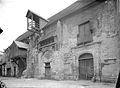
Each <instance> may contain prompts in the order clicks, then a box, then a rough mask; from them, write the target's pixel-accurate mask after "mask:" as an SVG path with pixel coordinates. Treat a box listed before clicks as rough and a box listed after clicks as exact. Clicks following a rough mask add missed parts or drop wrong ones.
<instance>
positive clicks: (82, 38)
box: [77, 21, 93, 45]
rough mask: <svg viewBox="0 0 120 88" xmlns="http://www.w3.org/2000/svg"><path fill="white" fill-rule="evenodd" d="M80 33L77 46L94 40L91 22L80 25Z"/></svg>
mask: <svg viewBox="0 0 120 88" xmlns="http://www.w3.org/2000/svg"><path fill="white" fill-rule="evenodd" d="M78 33H79V34H78V36H77V45H81V44H86V43H89V42H91V41H92V40H93V38H92V32H91V29H90V22H89V21H87V22H85V23H83V24H80V25H79V32H78Z"/></svg>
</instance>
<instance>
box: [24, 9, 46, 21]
mask: <svg viewBox="0 0 120 88" xmlns="http://www.w3.org/2000/svg"><path fill="white" fill-rule="evenodd" d="M30 15H33V20H34V21H36V22H39V18H40V19H42V20H44V21H46V22H48V20H46V19H44V18H43V17H41V16H39V15H37V14H36V13H34V12H33V11H31V10H28V12H27V14H26V17H27V18H30V19H32V18H31V16H30Z"/></svg>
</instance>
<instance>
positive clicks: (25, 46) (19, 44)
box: [14, 41, 28, 49]
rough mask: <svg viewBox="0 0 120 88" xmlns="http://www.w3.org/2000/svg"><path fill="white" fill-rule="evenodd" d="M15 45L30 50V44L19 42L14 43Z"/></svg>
mask: <svg viewBox="0 0 120 88" xmlns="http://www.w3.org/2000/svg"><path fill="white" fill-rule="evenodd" d="M14 43H15V44H16V45H17V46H18V47H19V48H24V49H27V48H28V44H25V43H22V42H19V41H14Z"/></svg>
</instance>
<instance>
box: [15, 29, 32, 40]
mask: <svg viewBox="0 0 120 88" xmlns="http://www.w3.org/2000/svg"><path fill="white" fill-rule="evenodd" d="M32 34H33V32H30V31H27V32H25V33H23V34H22V35H20V36H19V37H18V38H17V39H16V41H21V40H23V39H25V38H27V37H28V36H30V35H32Z"/></svg>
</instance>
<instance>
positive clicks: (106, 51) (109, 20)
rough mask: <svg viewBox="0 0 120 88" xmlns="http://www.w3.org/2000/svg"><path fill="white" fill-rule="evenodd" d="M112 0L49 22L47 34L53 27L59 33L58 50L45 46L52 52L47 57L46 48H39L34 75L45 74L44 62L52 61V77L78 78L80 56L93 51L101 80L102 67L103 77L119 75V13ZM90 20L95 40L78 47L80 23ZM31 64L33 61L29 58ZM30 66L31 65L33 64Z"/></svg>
mask: <svg viewBox="0 0 120 88" xmlns="http://www.w3.org/2000/svg"><path fill="white" fill-rule="evenodd" d="M113 1H114V0H108V1H106V2H103V3H99V4H98V3H97V4H94V5H92V6H90V7H89V8H87V9H86V10H84V11H82V12H79V11H78V12H75V13H74V14H72V15H68V16H67V17H64V19H61V20H59V21H58V22H57V23H56V24H54V25H52V27H51V26H49V27H48V29H49V30H48V29H46V34H47V33H49V34H48V35H51V32H50V31H52V28H55V29H53V30H54V32H55V33H56V35H57V37H58V41H57V44H58V45H59V50H55V51H53V50H51V49H50V48H44V50H48V51H49V52H48V53H50V54H49V55H48V57H46V55H45V52H39V54H38V61H37V62H38V65H36V66H35V67H36V68H35V69H36V70H37V71H35V72H36V73H35V74H34V75H36V77H38V78H45V63H46V62H50V66H51V78H53V79H59V80H60V79H61V80H62V79H74V80H78V79H79V78H78V76H79V72H78V69H79V63H78V60H79V56H80V55H82V54H84V53H91V54H92V55H93V60H94V74H96V75H97V79H98V80H100V71H101V72H102V74H101V75H102V77H101V78H102V80H104V79H103V78H105V77H106V78H110V77H116V75H117V71H118V61H119V47H118V44H119V43H118V40H119V39H118V37H119V36H118V34H117V33H118V30H117V28H116V26H115V16H116V13H115V8H114V7H115V6H114V4H113ZM88 20H89V21H90V23H91V24H90V27H91V29H92V30H93V42H92V43H90V44H88V45H85V46H79V47H78V46H77V34H78V25H80V24H82V23H84V22H86V21H88ZM50 29H51V30H50ZM31 55H32V54H31ZM34 55H35V54H34ZM35 57H36V56H35ZM31 58H32V57H31ZM36 58H37V57H36ZM28 64H31V63H29V61H28ZM29 66H30V65H28V68H31V67H29Z"/></svg>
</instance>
